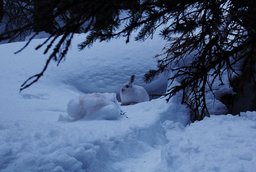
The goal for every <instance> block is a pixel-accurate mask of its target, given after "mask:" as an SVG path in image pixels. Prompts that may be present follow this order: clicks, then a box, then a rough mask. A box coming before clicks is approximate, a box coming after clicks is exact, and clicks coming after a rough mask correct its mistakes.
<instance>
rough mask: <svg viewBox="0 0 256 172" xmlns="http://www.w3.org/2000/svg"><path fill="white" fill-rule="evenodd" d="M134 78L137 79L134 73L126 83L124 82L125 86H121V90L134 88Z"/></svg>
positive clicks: (126, 90)
mask: <svg viewBox="0 0 256 172" xmlns="http://www.w3.org/2000/svg"><path fill="white" fill-rule="evenodd" d="M134 80H135V75H132V76H131V78H130V80H129V81H128V82H127V83H126V84H124V85H123V87H122V88H121V92H122V93H125V92H129V91H131V90H133V89H132V88H133V83H134Z"/></svg>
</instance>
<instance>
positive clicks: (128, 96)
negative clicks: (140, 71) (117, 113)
mask: <svg viewBox="0 0 256 172" xmlns="http://www.w3.org/2000/svg"><path fill="white" fill-rule="evenodd" d="M134 80H135V75H132V76H131V77H130V80H129V81H128V82H127V83H125V84H124V85H123V86H122V88H121V90H120V98H121V102H122V104H135V103H139V102H144V101H148V100H149V96H148V93H147V91H146V90H145V89H144V88H143V87H141V86H139V85H135V84H134Z"/></svg>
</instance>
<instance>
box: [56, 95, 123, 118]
mask: <svg viewBox="0 0 256 172" xmlns="http://www.w3.org/2000/svg"><path fill="white" fill-rule="evenodd" d="M67 112H68V115H69V117H71V119H72V120H79V119H88V120H92V119H107V120H115V119H118V118H119V117H120V113H121V110H120V107H119V104H118V102H117V100H116V94H114V93H91V94H84V95H81V96H80V97H79V98H78V99H73V100H71V101H69V103H68V105H67ZM61 118H63V117H61Z"/></svg>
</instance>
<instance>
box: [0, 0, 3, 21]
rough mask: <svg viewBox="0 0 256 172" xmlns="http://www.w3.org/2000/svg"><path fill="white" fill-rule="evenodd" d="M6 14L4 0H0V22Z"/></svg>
mask: <svg viewBox="0 0 256 172" xmlns="http://www.w3.org/2000/svg"><path fill="white" fill-rule="evenodd" d="M3 16H4V2H3V0H0V22H2V19H3Z"/></svg>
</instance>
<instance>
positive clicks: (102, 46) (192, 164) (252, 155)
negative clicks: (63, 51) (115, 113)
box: [0, 35, 256, 172]
mask: <svg viewBox="0 0 256 172" xmlns="http://www.w3.org/2000/svg"><path fill="white" fill-rule="evenodd" d="M82 40H83V36H82V35H80V36H76V38H75V40H74V43H73V46H72V48H71V51H70V52H69V54H68V56H67V58H66V60H65V62H64V63H62V64H61V65H60V66H59V67H58V68H57V67H56V66H54V64H53V65H51V66H50V68H49V70H48V71H47V73H46V74H45V76H44V77H43V78H42V79H41V80H40V81H39V82H38V83H36V84H35V85H33V86H32V87H31V88H29V89H27V90H24V91H23V92H22V93H19V86H20V85H21V83H22V82H23V81H24V80H25V79H27V78H28V77H29V76H30V75H32V74H35V73H37V72H39V70H40V69H41V68H42V66H43V63H44V61H45V58H46V57H44V56H43V55H42V53H41V52H42V51H38V52H37V51H34V50H33V47H35V46H36V45H37V44H38V43H40V42H41V41H42V40H34V41H33V42H32V44H31V45H30V46H29V47H28V48H27V49H25V50H24V51H23V52H21V53H19V54H17V55H14V54H13V52H15V51H16V50H18V49H19V48H20V47H22V46H23V45H24V43H12V44H3V45H1V46H0V51H1V63H0V83H1V84H0V90H1V91H0V93H1V97H0V171H1V172H2V171H3V172H16V171H26V172H30V171H31V172H37V171H47V172H48V171H54V172H62V171H66V172H72V171H73V172H79V171H89V172H141V171H143V172H144V171H145V172H154V171H155V172H159V171H160V172H169V171H170V172H198V171H200V172H201V171H203V172H229V171H230V172H238V171H239V172H253V171H255V170H256V112H247V113H242V114H241V117H238V116H231V115H228V116H224V115H218V116H211V117H210V118H206V119H205V120H203V121H201V122H195V123H193V124H189V125H186V124H187V122H188V110H187V109H186V107H184V106H182V105H180V104H179V96H178V95H177V96H176V97H175V98H173V99H172V100H171V101H170V102H169V103H166V101H165V99H164V98H158V99H154V100H151V101H149V102H143V103H139V104H135V105H129V106H121V107H120V108H121V111H122V115H120V118H117V119H116V120H88V119H80V120H76V121H73V122H65V121H62V120H61V121H59V117H60V116H66V115H68V114H67V104H68V102H69V101H70V100H71V99H76V98H77V97H79V95H81V94H84V93H94V92H101V93H104V92H109V93H118V92H119V89H120V87H121V85H122V84H123V83H124V82H126V81H127V80H128V79H129V78H130V76H131V75H132V74H136V76H137V77H136V78H137V79H136V81H135V83H136V84H139V85H142V86H144V87H145V88H146V89H147V90H148V92H149V93H150V94H160V93H163V91H164V89H165V87H166V82H167V81H166V77H167V76H166V75H162V76H160V77H159V78H158V79H157V80H156V81H155V82H153V83H150V84H145V83H143V82H142V76H143V73H144V72H146V71H147V70H148V69H149V68H154V67H155V60H154V59H153V58H152V57H153V56H154V54H157V53H159V52H160V51H161V48H162V46H163V41H161V40H159V39H158V38H155V39H154V40H147V41H146V42H131V43H130V44H127V45H126V44H125V43H124V42H125V41H124V40H122V39H119V40H113V41H111V42H109V43H98V44H95V46H94V47H92V48H91V49H88V50H85V51H82V52H79V51H77V48H76V44H77V43H78V42H80V41H82ZM158 83H160V84H158ZM217 111H218V110H217ZM103 112H104V111H103Z"/></svg>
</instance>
